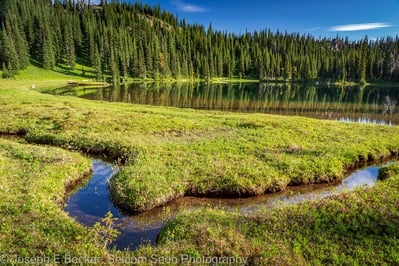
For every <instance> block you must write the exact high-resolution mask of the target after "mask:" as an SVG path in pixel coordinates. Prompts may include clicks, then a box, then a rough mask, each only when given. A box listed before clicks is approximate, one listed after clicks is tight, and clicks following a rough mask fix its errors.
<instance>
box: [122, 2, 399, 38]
mask: <svg viewBox="0 0 399 266" xmlns="http://www.w3.org/2000/svg"><path fill="white" fill-rule="evenodd" d="M125 1H134V0H125ZM141 2H142V3H147V4H150V5H157V4H160V5H161V8H162V9H166V10H168V11H169V12H171V13H172V14H177V15H178V16H179V18H185V19H186V21H187V22H190V23H194V22H197V23H200V24H204V25H205V26H206V27H208V26H209V23H210V22H212V26H213V28H214V29H218V30H222V31H229V32H235V33H243V32H245V31H246V30H248V31H254V30H261V29H265V28H268V29H271V30H272V31H276V30H277V29H279V30H280V31H282V32H284V31H287V32H290V33H291V32H299V33H301V34H308V33H309V34H312V35H314V36H315V37H319V36H321V37H324V36H326V37H332V36H336V35H337V34H338V35H339V36H343V37H345V36H348V37H349V38H350V39H359V38H362V37H364V36H365V35H367V36H368V37H369V38H370V39H375V38H380V37H382V36H386V35H390V36H396V35H397V34H399V0H274V1H269V0H264V1H262V0H245V1H237V0H202V1H201V0H141Z"/></svg>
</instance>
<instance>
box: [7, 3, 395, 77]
mask: <svg viewBox="0 0 399 266" xmlns="http://www.w3.org/2000/svg"><path fill="white" fill-rule="evenodd" d="M265 16H266V14H265ZM0 20H1V24H0V66H1V67H2V70H3V71H2V73H3V77H12V76H14V75H16V74H17V73H18V72H19V71H20V70H21V69H24V68H26V67H27V66H28V65H29V64H30V63H31V62H33V63H35V64H39V65H40V66H41V67H43V68H46V69H53V68H54V67H55V66H56V65H59V66H63V67H67V68H70V69H74V68H75V65H76V62H81V63H82V64H83V65H87V66H90V67H93V68H94V69H95V73H96V75H97V78H98V79H102V78H104V76H111V77H112V78H113V79H114V80H117V79H119V78H127V77H135V78H154V79H159V78H164V77H171V78H204V79H207V78H212V77H230V78H232V77H240V78H241V77H242V78H244V77H250V78H257V79H261V80H266V79H284V80H312V79H324V80H332V81H342V80H345V81H357V82H365V81H374V80H391V81H399V39H398V37H388V36H387V37H384V38H381V39H378V40H374V41H371V40H369V39H368V38H367V37H365V38H363V39H362V40H357V41H350V40H349V39H348V38H342V37H338V36H337V37H336V38H334V39H331V38H316V37H314V36H311V35H300V34H297V33H282V32H272V31H270V30H267V29H265V30H263V31H259V32H246V33H243V34H235V33H229V32H222V31H218V30H214V29H213V28H212V25H209V26H204V25H197V24H188V23H187V22H186V21H185V20H184V19H182V20H180V19H179V18H178V17H177V16H175V15H172V14H171V13H169V12H167V11H163V10H162V9H161V7H160V6H156V7H151V6H148V5H143V4H141V3H118V1H115V0H114V1H108V3H107V1H102V3H101V4H100V5H90V0H73V1H72V0H63V1H61V0H54V1H51V0H2V1H1V2H0Z"/></svg>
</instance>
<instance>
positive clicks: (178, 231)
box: [160, 164, 399, 265]
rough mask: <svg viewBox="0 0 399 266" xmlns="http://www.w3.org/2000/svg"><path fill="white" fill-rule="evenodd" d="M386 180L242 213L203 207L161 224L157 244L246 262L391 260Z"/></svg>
mask: <svg viewBox="0 0 399 266" xmlns="http://www.w3.org/2000/svg"><path fill="white" fill-rule="evenodd" d="M394 168H395V169H397V168H398V164H396V166H394ZM389 177H390V178H388V179H387V180H385V181H382V182H379V183H377V185H376V186H374V187H373V188H363V189H358V190H356V191H355V192H350V193H344V194H341V195H337V196H331V197H329V198H326V199H322V200H318V201H314V202H308V203H302V204H298V205H293V206H286V207H278V208H275V209H273V210H272V211H270V210H265V211H264V212H263V213H259V214H256V215H253V216H250V217H248V216H243V215H240V214H237V213H229V212H225V211H220V210H214V209H209V208H207V209H201V210H197V211H194V212H186V213H182V214H180V215H178V217H176V218H175V219H174V220H173V221H171V222H170V223H169V224H168V225H167V226H166V228H164V230H163V232H162V233H161V236H160V247H162V248H163V249H167V248H170V249H173V250H174V253H175V254H191V255H192V256H193V257H195V256H243V257H248V260H249V262H250V264H251V265H276V264H278V265H375V264H377V265H380V264H387V265H394V264H398V263H399V248H398V247H399V231H398V230H397V228H398V226H399V208H398V204H399V201H398V198H397V195H398V193H399V186H398V184H399V175H398V173H397V172H396V173H395V174H394V175H391V176H389ZM175 256H178V255H175Z"/></svg>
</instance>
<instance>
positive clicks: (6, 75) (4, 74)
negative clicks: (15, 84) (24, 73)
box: [2, 62, 11, 79]
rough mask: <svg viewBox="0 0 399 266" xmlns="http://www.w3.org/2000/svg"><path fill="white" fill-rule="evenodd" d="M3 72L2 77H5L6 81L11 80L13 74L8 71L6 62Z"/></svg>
mask: <svg viewBox="0 0 399 266" xmlns="http://www.w3.org/2000/svg"><path fill="white" fill-rule="evenodd" d="M2 71H3V75H2V77H3V78H4V79H7V78H11V74H10V72H9V71H8V69H7V67H6V64H5V63H4V62H3V68H2Z"/></svg>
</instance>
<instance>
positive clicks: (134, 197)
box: [0, 67, 399, 265]
mask: <svg viewBox="0 0 399 266" xmlns="http://www.w3.org/2000/svg"><path fill="white" fill-rule="evenodd" d="M27 71H32V73H33V72H34V67H32V68H31V69H30V70H29V69H28V70H27ZM21 75H23V74H21ZM32 75H33V74H32ZM43 75H46V77H47V78H48V81H47V80H40V79H38V78H36V79H35V80H32V79H31V77H29V75H28V74H26V76H25V77H24V76H22V77H23V78H21V77H19V78H18V77H17V78H16V79H15V80H6V81H3V80H2V81H0V101H1V102H2V105H0V122H1V123H0V133H2V134H15V135H20V136H22V137H23V139H24V141H26V142H28V143H31V144H28V143H24V142H22V143H16V142H15V141H13V140H5V139H2V138H0V180H1V183H0V187H1V189H0V195H1V197H0V199H1V200H0V212H1V215H0V217H1V218H0V225H1V232H2V234H1V235H0V251H1V252H0V254H1V255H3V254H5V255H6V256H2V257H1V259H3V258H5V257H7V258H13V257H15V256H23V257H27V256H38V255H43V254H50V255H54V254H61V256H64V257H65V256H67V255H68V254H72V255H76V256H91V257H101V258H105V261H106V262H107V261H108V262H110V263H109V264H117V263H111V262H113V261H112V260H109V258H112V257H113V256H120V257H123V256H125V258H129V257H130V258H139V257H142V258H144V259H143V261H142V263H139V264H147V265H149V264H151V263H150V262H153V259H155V258H159V259H160V258H166V257H169V258H174V257H175V258H180V260H181V258H182V257H183V255H184V257H187V256H188V257H191V258H201V257H202V256H221V257H223V256H245V257H248V259H249V261H250V264H378V263H380V262H382V263H386V264H395V263H396V264H397V263H399V261H398V257H399V255H398V253H399V252H398V248H397V247H398V246H399V245H398V244H399V243H397V241H398V240H397V239H398V234H397V231H396V228H397V226H398V211H397V210H398V209H399V208H398V201H397V195H398V192H399V191H398V189H399V188H398V186H397V184H398V181H399V176H397V174H396V173H397V172H396V170H392V169H394V168H392V169H391V168H389V169H388V170H386V171H385V172H384V173H385V176H384V178H385V179H386V180H385V181H383V182H381V183H379V184H378V185H377V186H376V187H373V188H370V189H363V190H358V191H356V192H351V193H347V194H343V195H340V196H333V197H330V198H327V199H323V200H320V201H317V202H311V203H305V204H300V205H298V206H292V207H286V208H281V209H275V210H273V211H265V212H264V213H259V214H256V215H254V216H251V217H247V216H242V215H239V214H237V213H227V212H224V211H220V210H215V209H212V208H205V209H202V210H197V211H193V212H186V213H183V214H181V215H179V216H177V217H176V219H174V220H172V221H169V223H168V224H167V226H166V228H165V229H164V230H163V232H162V234H161V236H160V238H159V239H160V242H159V244H158V246H156V247H150V246H143V247H141V248H139V249H138V250H137V251H135V252H134V253H127V252H116V251H107V250H104V249H103V248H102V245H101V243H99V242H101V241H99V240H98V232H96V231H95V230H93V228H85V227H82V226H80V225H79V224H78V223H76V222H75V221H74V220H73V219H71V218H70V217H68V216H67V214H65V213H64V212H63V211H62V210H61V208H60V203H62V199H63V197H64V195H65V191H66V189H65V187H66V185H67V184H68V183H70V182H73V180H76V179H79V178H81V177H82V173H85V172H87V169H88V167H89V161H88V160H87V159H85V158H83V157H82V156H81V155H79V154H77V153H71V152H67V151H64V150H62V149H59V148H54V147H42V146H37V145H33V144H49V145H52V146H58V147H62V148H64V149H69V150H72V151H84V152H87V153H90V154H100V155H103V156H107V157H109V158H111V159H114V160H117V161H119V162H121V163H122V164H123V167H122V170H121V172H120V174H119V175H117V176H116V177H114V178H113V179H112V181H111V188H112V193H113V197H114V199H115V200H116V201H117V203H118V204H120V205H121V206H123V207H125V208H127V209H131V210H136V211H143V210H146V209H150V208H153V207H155V206H159V205H162V204H164V203H166V202H167V201H170V200H173V199H175V198H177V197H181V196H183V195H187V194H189V195H213V196H221V197H224V196H249V195H258V194H262V193H264V192H274V191H278V190H282V189H284V188H285V187H286V186H288V185H294V184H308V183H319V182H328V181H333V180H336V179H341V178H342V177H343V176H344V174H345V172H346V170H347V169H349V168H351V167H355V166H356V165H357V163H359V162H362V161H368V160H377V159H378V158H382V157H388V156H390V155H392V154H397V153H398V151H399V134H398V133H399V127H396V126H393V127H388V126H379V125H367V124H354V123H340V122H335V121H324V120H323V121H319V120H314V119H308V118H300V117H283V116H273V115H264V114H235V113H222V112H206V111H195V110H189V109H176V108H167V107H151V106H139V105H131V104H123V103H107V102H93V101H88V100H84V99H77V98H73V97H59V96H53V95H44V94H40V93H39V92H37V91H32V90H30V89H29V88H30V84H32V81H34V82H35V83H36V84H38V85H37V86H38V87H41V88H51V87H56V86H59V87H61V86H62V85H65V84H66V82H67V80H69V78H68V76H65V77H62V74H60V73H56V74H54V73H47V74H46V73H43ZM60 75H61V76H60ZM392 167H394V166H392ZM3 232H4V233H3ZM68 256H69V255H68ZM107 258H108V260H107ZM158 262H159V260H158ZM180 262H181V261H180ZM177 263H179V261H178V262H176V263H175V262H174V261H172V262H171V263H170V264H177Z"/></svg>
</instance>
